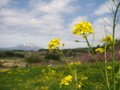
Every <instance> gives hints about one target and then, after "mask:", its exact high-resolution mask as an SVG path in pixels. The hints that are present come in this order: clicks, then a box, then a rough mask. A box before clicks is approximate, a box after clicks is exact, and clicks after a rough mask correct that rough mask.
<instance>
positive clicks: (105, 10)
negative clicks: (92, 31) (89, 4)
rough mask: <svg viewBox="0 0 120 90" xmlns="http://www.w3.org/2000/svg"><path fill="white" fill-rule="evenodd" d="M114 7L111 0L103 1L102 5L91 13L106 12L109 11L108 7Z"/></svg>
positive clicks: (100, 13) (99, 13)
mask: <svg viewBox="0 0 120 90" xmlns="http://www.w3.org/2000/svg"><path fill="white" fill-rule="evenodd" d="M107 6H108V7H110V8H112V7H113V8H114V3H113V2H112V0H107V1H106V2H105V3H103V4H102V5H100V6H99V7H98V8H97V9H96V10H95V11H94V12H93V15H103V14H106V13H110V12H111V10H110V9H109V8H108V7H107Z"/></svg>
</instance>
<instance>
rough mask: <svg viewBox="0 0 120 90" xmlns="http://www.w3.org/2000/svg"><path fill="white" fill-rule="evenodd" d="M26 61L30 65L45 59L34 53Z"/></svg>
mask: <svg viewBox="0 0 120 90" xmlns="http://www.w3.org/2000/svg"><path fill="white" fill-rule="evenodd" d="M25 61H27V62H28V63H30V64H31V63H37V62H42V61H43V57H42V56H41V55H40V54H39V53H33V54H32V55H30V56H28V57H26V58H25Z"/></svg>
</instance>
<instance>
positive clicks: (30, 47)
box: [0, 43, 43, 51]
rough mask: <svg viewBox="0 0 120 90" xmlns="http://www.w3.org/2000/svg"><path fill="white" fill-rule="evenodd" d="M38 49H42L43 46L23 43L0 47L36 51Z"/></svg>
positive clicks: (1, 48)
mask: <svg viewBox="0 0 120 90" xmlns="http://www.w3.org/2000/svg"><path fill="white" fill-rule="evenodd" d="M39 49H43V48H42V47H38V46H37V45H35V44H32V43H24V44H20V45H18V46H15V47H0V50H35V51H37V50H39Z"/></svg>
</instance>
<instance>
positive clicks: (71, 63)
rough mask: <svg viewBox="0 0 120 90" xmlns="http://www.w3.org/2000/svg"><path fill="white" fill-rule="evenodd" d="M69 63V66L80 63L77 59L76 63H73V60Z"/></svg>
mask: <svg viewBox="0 0 120 90" xmlns="http://www.w3.org/2000/svg"><path fill="white" fill-rule="evenodd" d="M69 65H71V66H72V65H81V62H79V61H78V62H76V63H75V62H70V63H69Z"/></svg>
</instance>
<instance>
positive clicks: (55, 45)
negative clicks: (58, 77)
mask: <svg viewBox="0 0 120 90" xmlns="http://www.w3.org/2000/svg"><path fill="white" fill-rule="evenodd" d="M59 44H60V39H59V38H56V39H53V40H51V41H50V43H49V45H48V48H49V49H50V51H51V52H52V51H53V50H54V49H56V48H58V47H59Z"/></svg>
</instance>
